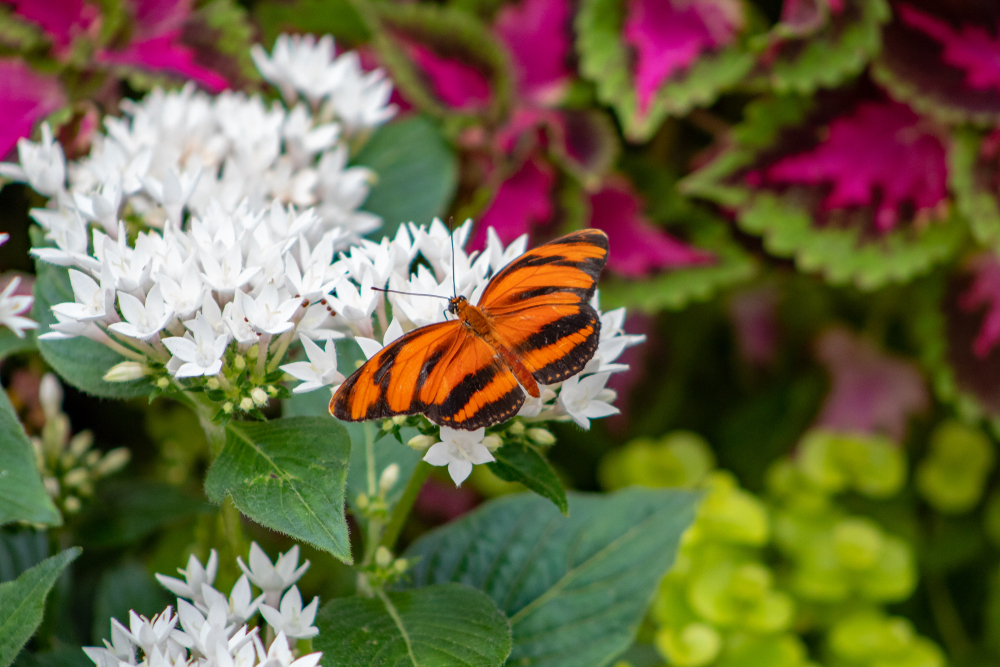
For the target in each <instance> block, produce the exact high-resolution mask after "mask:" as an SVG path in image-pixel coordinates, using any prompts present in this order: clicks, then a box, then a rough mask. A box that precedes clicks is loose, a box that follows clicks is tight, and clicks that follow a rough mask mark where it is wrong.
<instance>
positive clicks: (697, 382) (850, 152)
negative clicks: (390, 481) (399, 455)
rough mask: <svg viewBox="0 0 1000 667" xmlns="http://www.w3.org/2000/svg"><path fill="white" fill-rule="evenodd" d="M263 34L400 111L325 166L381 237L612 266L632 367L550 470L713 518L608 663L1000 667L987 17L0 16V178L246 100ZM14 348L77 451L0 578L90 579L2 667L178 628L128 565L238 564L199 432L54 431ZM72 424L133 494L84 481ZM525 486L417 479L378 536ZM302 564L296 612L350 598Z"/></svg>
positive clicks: (976, 8) (552, 1)
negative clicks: (587, 232) (154, 104)
mask: <svg viewBox="0 0 1000 667" xmlns="http://www.w3.org/2000/svg"><path fill="white" fill-rule="evenodd" d="M282 32H298V33H315V34H317V35H322V34H331V35H333V36H334V38H335V39H336V41H337V45H338V48H342V49H346V48H356V49H359V50H360V51H361V53H362V55H363V60H364V63H365V66H366V67H372V68H373V67H376V66H380V67H383V68H385V69H386V70H388V72H389V73H390V75H391V77H392V78H393V80H394V81H395V83H396V88H397V90H396V93H395V94H394V101H395V103H396V104H398V105H399V108H400V114H399V116H398V117H397V119H396V120H395V121H393V122H392V123H389V124H387V125H386V126H384V127H383V128H381V129H379V130H378V131H377V132H376V133H375V134H374V135H373V136H372V137H370V139H369V140H368V141H367V142H366V143H365V145H364V147H363V148H362V149H361V150H359V151H357V152H356V153H355V154H354V155H353V156H352V161H353V162H355V163H357V164H364V165H367V166H370V167H371V168H372V169H373V170H374V171H375V172H376V173H377V174H378V181H377V183H376V184H375V186H374V188H373V190H372V193H371V195H370V197H369V199H368V201H367V202H366V205H365V208H366V209H368V210H370V211H372V212H374V213H377V214H378V215H380V216H381V217H382V218H383V219H384V226H383V228H382V230H381V231H379V232H377V233H376V235H381V234H383V233H385V234H392V233H393V232H394V231H395V229H396V227H398V225H399V224H400V223H402V222H406V221H410V220H413V221H416V222H418V223H425V222H428V221H429V219H430V218H431V217H432V216H434V215H440V216H443V217H447V216H454V217H455V218H456V219H458V220H461V219H464V218H465V217H473V218H475V219H476V220H477V221H478V225H477V228H476V229H477V231H476V232H474V235H473V236H474V238H473V240H472V242H471V243H472V245H473V247H476V246H477V245H478V246H480V247H481V245H482V243H483V240H484V238H485V233H486V232H485V229H486V227H487V226H488V225H492V226H493V227H494V228H495V229H496V231H497V233H498V234H499V235H500V237H501V239H502V240H504V241H505V242H509V241H510V240H512V239H513V238H515V237H516V236H518V235H520V234H522V233H529V234H530V235H531V237H532V241H533V242H539V241H544V240H546V239H548V238H551V237H553V236H556V235H558V234H560V233H563V232H565V231H568V230H571V229H574V228H578V227H584V226H593V227H599V228H601V229H604V230H605V231H606V232H607V233H608V235H609V237H610V238H611V256H610V260H609V264H608V270H607V273H606V275H605V277H604V280H603V282H602V287H601V298H602V306H603V307H604V308H605V309H608V308H612V307H617V306H626V307H628V312H629V317H628V320H627V323H626V328H627V330H628V331H629V332H630V333H644V334H646V335H647V337H648V339H647V342H646V344H644V345H642V346H638V347H636V348H632V349H630V350H628V351H626V353H625V355H624V356H623V357H622V360H623V361H627V363H629V364H631V371H630V372H628V373H622V374H618V375H616V376H614V378H613V382H615V383H616V384H615V389H616V390H617V391H618V393H619V403H618V404H619V406H620V407H621V409H622V414H621V415H620V416H618V417H615V418H612V419H609V420H604V421H602V422H599V423H596V424H595V426H594V428H593V430H591V431H589V432H583V431H581V430H579V429H578V428H576V427H575V426H573V425H571V424H565V425H563V426H561V427H560V428H558V429H557V437H558V441H557V444H556V445H555V446H554V447H552V449H551V453H550V457H551V459H552V461H553V463H554V464H555V465H556V466H557V468H558V470H559V471H560V473H561V474H562V475H563V476H564V479H565V481H566V483H567V485H568V486H571V487H573V488H577V489H581V490H589V491H597V490H613V489H617V488H620V487H623V486H627V485H630V484H641V485H648V486H674V487H684V488H697V489H702V490H703V491H704V494H705V496H704V498H705V499H704V501H703V503H702V506H701V509H700V511H699V515H698V519H697V521H696V523H695V525H694V526H693V527H692V528H691V529H690V530H689V531H688V533H687V534H686V537H685V540H684V543H683V546H682V550H681V553H680V556H679V559H678V562H677V565H676V566H675V567H674V569H673V570H672V571H671V573H670V574H669V575H668V576H667V577H666V578H665V579H664V581H663V582H662V584H661V585H660V586H659V588H658V589H657V590H655V591H650V595H651V596H652V606H651V608H650V611H649V614H648V617H647V619H646V621H645V623H644V625H643V627H642V628H641V630H640V634H639V641H638V642H637V643H636V645H635V646H634V647H633V648H632V649H631V650H630V651H629V652H628V653H627V654H626V655H625V656H623V657H622V663H621V664H622V665H625V664H627V665H632V666H633V667H644V666H651V665H662V664H669V665H676V666H678V667H700V666H707V665H720V666H722V665H725V666H727V667H736V666H744V665H745V666H748V667H749V666H752V665H768V666H770V667H785V666H788V667H793V666H796V665H828V666H830V667H836V666H843V667H895V666H899V667H938V666H940V665H944V664H950V665H956V666H966V665H967V666H970V667H971V666H975V665H988V664H996V663H997V661H1000V485H998V483H997V475H996V473H995V471H994V464H995V458H996V455H995V449H996V445H997V439H998V437H1000V345H998V343H1000V262H998V257H997V253H998V251H1000V247H998V242H1000V202H998V195H1000V180H998V175H1000V162H998V156H1000V125H998V123H1000V64H998V63H1000V7H998V6H997V4H996V3H995V2H992V0H965V1H963V2H960V3H956V2H945V1H944V0H907V1H905V2H904V1H902V0H783V1H782V0H754V1H746V2H742V1H741V0H517V1H511V2H505V1H504V0H449V1H443V0H442V1H439V2H430V1H425V2H390V1H388V0H242V1H240V2H237V1H236V0H155V1H154V0H86V1H85V0H45V1H44V2H41V1H39V2H32V1H31V0H0V117H2V118H3V127H2V128H0V154H3V155H6V156H7V159H14V156H15V153H14V147H15V144H16V140H17V139H18V138H19V137H21V136H28V135H30V134H31V133H32V132H33V131H34V132H37V126H38V123H39V122H40V121H41V120H43V119H47V120H48V121H49V122H50V123H51V124H52V125H53V126H54V127H56V128H58V130H57V132H58V136H59V138H60V141H61V142H62V144H63V146H64V147H65V150H66V152H67V154H68V155H69V156H71V157H72V156H75V155H80V154H83V153H85V152H86V151H87V150H88V147H89V142H90V138H91V136H92V134H93V132H94V130H95V128H97V127H98V126H99V123H100V120H101V118H102V117H103V116H104V115H105V114H114V113H116V112H117V110H118V105H119V104H120V102H121V101H122V100H124V99H129V98H135V97H138V96H141V95H142V94H144V92H145V91H148V90H150V89H151V88H152V87H154V86H168V87H176V86H179V85H182V84H183V83H184V81H186V80H193V81H195V82H196V83H197V84H198V85H200V86H203V87H204V88H206V89H208V90H212V91H219V90H222V89H224V88H227V87H229V88H235V89H241V90H246V91H257V90H260V89H261V84H260V80H259V77H258V75H257V74H256V73H255V71H254V69H253V66H252V63H251V62H250V60H249V56H248V53H249V46H250V45H251V44H252V43H254V42H261V43H263V44H265V45H266V46H268V47H270V45H271V44H272V43H273V41H274V39H275V37H276V36H277V35H278V34H280V33H282ZM33 197H34V195H32V194H30V193H29V191H28V189H27V188H25V187H24V186H20V185H16V184H12V185H7V186H6V187H4V188H3V189H2V191H0V231H4V232H8V233H9V234H10V235H11V240H10V241H9V242H8V243H7V244H6V245H4V246H3V247H2V248H0V267H2V268H3V270H4V271H5V272H6V273H5V276H6V277H7V278H9V277H11V276H13V275H15V274H19V275H23V276H25V277H29V278H30V273H31V272H32V270H33V269H32V263H31V261H30V260H29V257H28V255H27V250H28V248H29V246H30V242H29V239H28V227H29V224H30V223H29V218H28V215H27V211H28V209H29V208H30V207H31V206H32V205H37V204H38V201H34V200H33ZM25 284H26V285H30V280H29V281H26V282H25ZM33 349H34V346H33V342H32V340H31V338H30V337H29V338H28V339H27V340H26V341H22V340H19V339H17V338H15V337H14V336H13V334H12V333H11V332H9V331H6V330H5V331H3V333H2V334H0V357H2V359H3V365H2V369H0V373H2V379H3V384H4V387H5V388H6V390H7V394H8V396H9V398H10V402H11V405H12V407H13V409H14V410H15V411H16V412H17V414H18V416H19V417H20V419H21V420H22V422H23V423H24V424H25V426H26V429H27V431H28V433H29V435H31V436H34V437H38V438H39V439H40V440H41V441H45V442H46V443H47V444H46V447H49V448H50V449H52V451H53V452H62V451H63V450H61V449H59V448H61V447H64V448H66V450H65V451H66V452H69V453H70V454H72V455H71V456H70V455H67V456H66V457H62V458H60V457H61V454H54V455H53V456H54V457H55V458H53V459H52V462H50V463H49V464H45V463H44V462H43V473H45V474H48V475H49V476H51V477H53V479H58V480H61V481H62V484H61V485H60V486H59V488H60V491H59V494H61V495H57V497H56V500H57V504H58V507H59V509H60V510H61V511H62V513H63V517H64V524H63V525H62V526H61V527H59V528H56V529H50V530H49V531H48V532H47V533H44V532H42V533H39V532H35V531H31V530H26V529H23V528H19V527H17V526H8V527H6V528H4V529H3V530H2V531H0V581H6V580H9V579H12V578H13V577H15V576H16V575H17V574H18V573H20V572H22V571H24V570H25V569H27V568H28V567H30V566H31V565H33V564H35V563H37V562H39V561H40V560H41V559H43V558H44V557H45V556H47V555H48V554H49V553H54V552H55V551H57V550H58V549H61V548H65V547H66V546H68V545H70V544H78V545H82V546H83V547H84V548H85V550H84V552H83V555H82V556H81V557H80V559H79V560H78V561H77V562H76V564H75V565H74V567H73V568H72V572H71V574H67V575H65V576H64V577H63V578H62V579H61V580H60V581H59V583H58V584H57V586H56V589H55V595H53V597H52V598H51V601H50V604H49V609H48V613H47V616H46V621H45V625H44V626H43V629H42V631H41V632H40V633H39V635H38V636H37V637H36V638H35V639H34V640H33V643H32V650H33V652H34V653H33V655H25V654H22V657H21V658H20V659H19V664H20V663H24V664H25V665H27V664H28V663H35V662H37V663H39V665H40V666H44V667H56V666H59V667H62V666H63V665H65V666H66V667H69V666H70V665H76V664H80V665H83V664H89V663H88V662H87V660H86V657H85V656H84V655H83V653H82V652H80V651H79V650H78V648H77V647H79V646H80V645H90V644H94V643H97V642H99V640H100V639H101V638H102V637H104V636H105V635H106V634H107V631H108V618H109V617H112V616H117V617H118V618H124V617H125V615H127V610H128V609H136V610H137V611H139V612H142V613H147V614H152V613H155V612H157V611H159V610H161V609H162V608H163V606H164V605H165V604H166V603H168V602H169V600H168V599H167V597H166V596H165V594H164V592H163V591H162V590H161V589H160V588H159V587H158V586H157V585H156V584H155V581H154V580H153V579H152V576H151V573H152V572H164V573H171V572H172V571H173V569H174V568H176V567H177V566H179V565H181V564H182V563H183V562H184V560H185V559H186V555H187V554H188V553H195V554H197V555H198V556H199V557H200V558H202V560H204V559H205V558H206V556H207V554H208V551H209V549H211V548H213V547H218V548H220V549H225V548H228V547H226V544H227V541H226V540H225V539H223V536H222V535H221V531H223V530H224V528H223V526H224V522H223V521H222V520H221V518H220V513H219V510H218V508H216V507H214V506H212V505H210V504H208V503H207V501H206V500H205V498H204V496H203V491H202V479H203V477H204V472H205V470H206V468H207V463H208V451H207V445H206V443H205V441H204V436H203V434H202V432H201V429H200V428H199V426H198V423H197V419H196V418H195V417H194V415H193V414H191V413H190V412H188V411H187V410H186V408H184V407H182V406H180V405H177V404H174V403H170V402H168V401H165V400H156V401H153V402H152V403H147V402H146V401H145V400H143V399H137V400H135V401H132V402H129V403H127V404H121V403H115V404H112V403H109V402H105V401H101V400H98V399H95V398H92V397H88V396H86V395H84V394H82V393H80V392H77V391H75V390H73V389H70V388H67V389H66V394H65V401H64V403H63V407H62V410H64V411H65V414H66V415H68V419H69V423H70V424H71V427H69V429H68V430H66V429H63V430H62V431H59V430H58V429H56V428H55V427H52V426H49V424H50V423H52V416H51V415H50V416H47V415H46V409H45V408H44V406H43V404H42V401H40V400H39V398H38V396H39V383H40V378H41V377H42V375H43V373H44V372H45V370H46V368H45V364H44V362H43V361H42V359H41V358H40V357H39V356H38V355H37V353H35V352H34V351H33ZM319 403H320V404H322V403H325V401H323V400H320V401H319ZM50 407H51V406H50ZM284 409H285V412H286V414H292V413H297V414H303V411H305V413H315V411H317V410H320V409H322V406H321V405H320V406H319V407H317V406H313V405H311V404H310V405H306V404H304V403H299V404H296V405H287V406H284ZM60 414H61V413H60ZM60 419H63V418H60ZM60 423H62V422H60ZM46 429H48V430H46ZM56 431H58V432H56ZM84 431H89V432H90V433H91V434H92V441H93V442H94V443H95V444H94V445H93V447H94V448H95V449H94V451H97V452H110V451H111V450H112V449H115V448H118V447H127V448H128V450H130V451H131V460H130V461H129V462H128V467H127V468H126V469H125V471H124V472H118V473H116V474H113V473H112V472H108V475H106V477H107V479H99V478H101V477H104V476H105V475H103V474H98V473H97V472H94V471H95V470H97V467H99V465H100V464H99V463H98V460H103V459H101V458H100V457H102V456H103V457H107V456H108V454H102V453H98V454H97V455H96V458H95V457H91V458H90V459H87V458H86V457H87V456H88V455H87V453H86V452H87V451H88V447H89V442H90V440H89V439H88V438H90V437H91V436H85V437H84V440H86V441H87V442H86V443H85V444H88V447H84V445H83V444H79V443H80V442H81V441H79V440H76V441H75V442H77V443H78V444H77V445H75V449H74V444H73V442H74V441H73V440H71V438H72V437H73V436H75V437H76V438H77V439H79V438H80V437H81V436H80V435H79V434H80V433H83V432H84ZM45 465H49V467H48V468H45V467H44V466H45ZM81 466H82V467H81ZM95 466H97V467H95ZM112 467H113V466H110V465H108V466H107V468H108V469H109V470H110V468H112ZM78 469H81V470H84V472H76V470H78ZM74 475H75V476H74ZM67 478H68V479H69V483H68V482H67V481H66V480H67ZM518 488H519V487H517V486H516V485H512V484H509V483H506V482H502V481H501V480H499V479H497V478H495V477H492V476H491V474H490V473H489V472H488V470H487V469H486V468H485V467H479V468H477V469H476V472H475V473H474V475H473V477H472V478H471V479H470V483H469V484H467V485H465V486H463V487H462V488H461V489H454V488H453V486H452V485H451V484H450V483H448V482H446V481H440V483H438V482H432V483H431V484H430V485H428V486H427V487H426V488H425V489H424V492H423V493H422V495H421V497H420V499H419V501H418V504H417V508H416V512H415V514H414V516H413V518H412V519H411V520H410V522H409V524H408V525H407V527H406V529H405V531H404V538H405V539H406V540H412V539H413V538H414V537H415V536H417V535H419V534H420V533H422V532H423V531H425V530H427V529H428V528H429V527H432V526H434V525H437V524H440V523H442V522H445V521H448V520H450V519H453V518H454V517H456V516H458V515H460V514H462V513H463V512H465V511H468V510H469V509H471V508H472V507H474V506H475V505H476V504H478V503H479V502H481V501H482V500H483V499H484V498H487V497H491V496H495V495H499V494H503V493H509V492H512V491H516V490H518ZM67 489H76V491H72V493H70V491H67ZM69 496H72V498H74V499H75V500H68V497H69ZM245 529H246V532H247V536H248V539H255V540H257V541H258V542H259V543H261V544H262V545H265V547H266V548H267V549H268V551H269V552H271V553H272V554H274V553H276V552H277V551H278V550H282V551H284V550H286V549H287V548H288V547H289V546H290V545H289V543H288V541H287V540H286V539H285V538H283V537H282V536H280V535H277V534H272V533H266V532H265V531H264V529H262V528H260V527H259V526H255V525H252V524H249V523H248V524H247V525H246V526H245ZM304 552H305V555H306V557H307V558H309V559H310V560H311V561H312V562H313V567H312V568H311V569H310V570H309V572H308V573H307V574H306V576H305V577H304V578H303V580H302V581H301V582H300V586H301V588H302V590H303V592H304V593H305V595H306V596H307V597H309V596H312V595H317V594H318V595H321V596H322V597H323V598H324V599H329V598H331V597H336V596H339V595H345V594H347V593H350V592H352V590H353V586H354V581H353V577H352V576H351V573H350V572H349V570H347V568H346V567H345V566H343V565H341V564H340V563H339V562H337V561H335V560H334V559H333V558H332V557H331V556H329V555H326V554H324V553H321V552H318V551H316V550H313V549H310V548H308V547H306V548H305V549H304ZM221 556H222V557H221V558H220V562H221V563H222V570H221V571H220V574H219V581H218V587H219V588H227V587H228V586H229V585H230V584H231V583H232V581H235V579H236V576H237V574H238V573H237V572H236V571H234V566H233V563H234V556H235V554H226V553H223V554H222V555H221ZM227 567H228V568H229V570H227V569H226V568H227Z"/></svg>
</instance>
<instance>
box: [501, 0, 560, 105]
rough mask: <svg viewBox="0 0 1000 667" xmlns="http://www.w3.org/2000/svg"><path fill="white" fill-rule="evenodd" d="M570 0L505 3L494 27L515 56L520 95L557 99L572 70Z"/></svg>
mask: <svg viewBox="0 0 1000 667" xmlns="http://www.w3.org/2000/svg"><path fill="white" fill-rule="evenodd" d="M572 15H573V12H572V7H571V6H570V3H569V0H522V1H521V3H520V4H510V5H504V6H503V8H502V9H501V10H500V12H499V13H498V14H497V18H496V21H495V22H494V24H493V29H494V30H495V31H496V33H497V35H498V36H499V37H500V39H501V41H503V43H504V44H505V45H506V46H507V48H508V50H509V51H510V53H511V55H512V56H513V57H514V70H515V73H516V80H517V89H518V94H519V96H520V97H522V98H523V99H527V100H529V101H531V102H534V103H536V104H542V105H550V104H553V103H555V102H557V101H558V99H559V97H561V95H562V92H563V90H564V89H565V86H566V84H567V83H568V81H569V79H570V77H571V75H572V71H571V70H570V68H569V65H568V64H567V59H568V57H569V54H570V49H571V47H572V35H571V33H570V21H571V19H572Z"/></svg>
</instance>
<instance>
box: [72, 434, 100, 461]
mask: <svg viewBox="0 0 1000 667" xmlns="http://www.w3.org/2000/svg"><path fill="white" fill-rule="evenodd" d="M93 444H94V434H93V433H91V432H90V431H81V432H79V433H77V434H76V435H74V436H73V439H72V440H70V441H69V451H70V453H71V454H73V456H75V457H76V458H80V457H82V456H83V455H84V454H85V453H86V451H87V450H88V449H90V446H91V445H93Z"/></svg>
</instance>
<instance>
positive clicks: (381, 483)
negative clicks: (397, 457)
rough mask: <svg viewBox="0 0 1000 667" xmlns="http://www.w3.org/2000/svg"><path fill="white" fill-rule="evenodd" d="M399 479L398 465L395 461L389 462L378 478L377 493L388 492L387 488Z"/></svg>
mask: <svg viewBox="0 0 1000 667" xmlns="http://www.w3.org/2000/svg"><path fill="white" fill-rule="evenodd" d="M398 481H399V465H398V464H396V463H390V464H389V465H387V466H386V467H385V470H383V471H382V476H381V477H380V478H379V480H378V491H379V493H388V492H389V489H391V488H392V487H394V486H395V485H396V482H398Z"/></svg>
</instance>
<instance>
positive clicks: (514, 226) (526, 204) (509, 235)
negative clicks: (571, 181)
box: [469, 158, 556, 249]
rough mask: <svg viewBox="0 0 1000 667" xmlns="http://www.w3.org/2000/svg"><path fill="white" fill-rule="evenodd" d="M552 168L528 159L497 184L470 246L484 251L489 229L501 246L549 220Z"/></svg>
mask: <svg viewBox="0 0 1000 667" xmlns="http://www.w3.org/2000/svg"><path fill="white" fill-rule="evenodd" d="M555 179H556V175H555V171H554V170H553V168H552V167H551V166H550V165H549V164H547V163H545V162H543V161H542V160H540V159H538V158H531V159H529V160H528V161H527V162H525V163H524V165H523V166H522V167H521V168H520V169H519V170H517V172H516V173H515V174H514V175H513V176H511V177H510V178H508V179H507V180H506V181H504V182H503V183H501V184H500V188H499V189H498V190H497V194H496V196H495V197H494V198H493V201H492V202H491V203H490V206H489V208H487V209H486V211H485V212H484V213H483V214H482V216H480V218H479V224H478V225H477V226H476V233H475V236H474V237H473V239H472V244H471V245H470V246H469V247H470V248H472V249H479V248H484V247H486V234H487V231H486V230H487V229H489V228H490V227H492V228H493V229H494V231H496V233H497V236H499V237H500V240H501V241H502V242H503V243H504V245H507V244H509V243H510V242H511V241H513V240H514V239H516V238H517V237H518V236H520V235H521V234H528V233H530V232H531V230H532V228H533V227H535V226H537V225H540V224H543V223H546V222H548V221H549V220H551V219H552V186H553V184H554V183H555Z"/></svg>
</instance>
